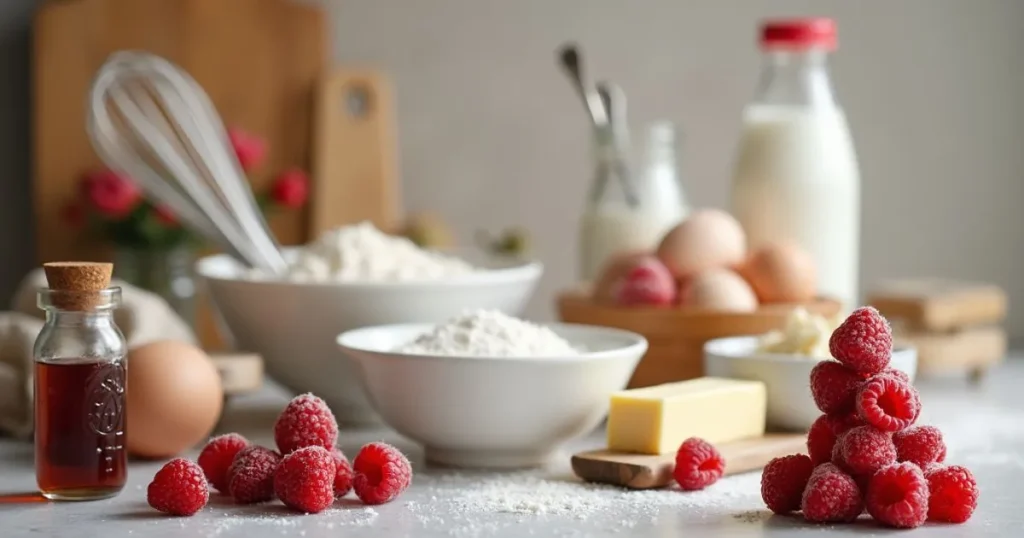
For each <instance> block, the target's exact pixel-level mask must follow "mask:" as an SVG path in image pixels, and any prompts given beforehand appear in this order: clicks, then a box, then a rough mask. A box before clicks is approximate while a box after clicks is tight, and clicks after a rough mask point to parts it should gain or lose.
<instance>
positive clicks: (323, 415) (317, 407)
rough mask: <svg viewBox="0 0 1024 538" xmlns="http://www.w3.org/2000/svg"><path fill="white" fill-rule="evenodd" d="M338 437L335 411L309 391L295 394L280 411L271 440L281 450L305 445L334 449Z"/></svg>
mask: <svg viewBox="0 0 1024 538" xmlns="http://www.w3.org/2000/svg"><path fill="white" fill-rule="evenodd" d="M337 441H338V422H337V421H336V420H334V413H331V409H330V408H329V407H327V404H326V403H324V401H323V400H321V399H320V398H318V397H316V396H314V395H312V394H309V393H307V394H302V395H299V396H296V397H295V398H294V399H292V401H290V402H288V405H287V406H286V407H285V408H284V411H281V415H280V416H278V417H277V422H275V423H274V442H276V443H277V449H278V450H280V451H281V454H288V453H289V452H291V451H293V450H297V449H300V448H303V447H307V446H321V447H324V448H326V449H327V450H333V449H334V443H335V442H337Z"/></svg>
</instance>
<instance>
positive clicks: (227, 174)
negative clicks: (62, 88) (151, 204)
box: [86, 51, 288, 274]
mask: <svg viewBox="0 0 1024 538" xmlns="http://www.w3.org/2000/svg"><path fill="white" fill-rule="evenodd" d="M88 104H89V107H88V109H89V111H88V117H87V121H86V128H87V130H88V133H89V137H90V139H91V140H92V144H93V147H94V148H95V149H96V152H97V153H98V154H99V156H100V157H101V158H102V159H103V161H104V162H105V163H106V164H107V166H109V167H110V168H112V169H114V170H118V171H121V172H123V173H125V174H127V175H129V176H131V177H132V179H134V180H135V182H136V183H138V185H139V187H140V188H141V189H142V191H143V192H144V193H146V195H147V196H148V197H149V198H150V199H152V200H154V201H156V202H159V203H162V204H164V205H166V206H167V207H168V208H169V209H171V210H172V211H173V212H174V213H175V214H176V215H177V216H178V218H179V219H180V220H181V222H182V223H183V224H184V225H185V226H187V227H189V228H190V229H192V230H193V231H194V232H196V233H198V234H200V235H202V236H204V237H206V238H207V239H208V240H210V241H212V242H214V243H216V244H218V245H219V246H221V247H222V248H223V249H224V250H226V251H227V252H229V253H230V254H232V255H233V256H234V257H236V258H238V259H239V260H240V261H242V262H244V263H245V264H246V265H248V266H250V267H253V268H257V269H260V270H264V271H270V272H272V273H274V274H281V273H282V272H284V271H285V270H286V269H287V266H288V264H287V262H286V261H285V259H284V257H283V256H282V254H281V249H280V247H279V246H278V244H277V242H276V241H275V240H274V237H273V233H272V232H271V231H270V227H269V226H268V225H267V221H266V219H265V218H264V217H263V214H262V213H261V212H260V210H259V207H258V206H257V204H256V199H255V197H254V196H253V193H252V189H251V188H250V187H249V182H248V181H247V180H246V178H245V175H244V173H243V171H242V167H241V165H240V164H239V162H238V159H237V157H236V156H235V154H234V152H233V151H232V150H231V145H230V142H229V140H228V136H227V131H226V129H225V128H224V123H223V122H222V121H221V119H220V117H219V116H218V114H217V111H216V109H215V108H214V107H213V104H212V103H211V101H210V98H209V97H208V96H207V95H206V92H204V91H203V89H202V88H201V87H200V86H199V84H198V83H197V82H196V81H195V80H194V79H193V78H192V77H191V76H190V75H189V74H188V73H186V72H185V71H184V70H182V69H181V68H179V67H178V66H176V65H174V64H172V63H171V62H169V61H167V60H165V59H163V58H161V57H159V56H156V55H153V54H150V53H146V52H136V51H123V52H117V53H114V54H112V55H111V56H110V57H109V58H108V59H107V61H106V62H105V63H104V64H103V66H102V67H101V68H100V70H99V71H98V72H97V74H96V76H95V78H94V79H93V83H92V88H91V90H90V92H89V103H88Z"/></svg>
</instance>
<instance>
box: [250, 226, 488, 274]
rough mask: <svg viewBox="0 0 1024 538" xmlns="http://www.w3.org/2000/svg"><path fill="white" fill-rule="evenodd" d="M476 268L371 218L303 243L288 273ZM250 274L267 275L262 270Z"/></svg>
mask: <svg viewBox="0 0 1024 538" xmlns="http://www.w3.org/2000/svg"><path fill="white" fill-rule="evenodd" d="M476 270H477V269H476V268H475V267H473V266H472V265H470V264H468V263H466V262H465V261H463V260H460V259H458V258H454V257H451V256H445V255H442V254H438V253H436V252H431V251H428V250H424V249H421V248H420V247H418V246H416V244H415V243H413V242H412V241H410V240H409V239H406V238H404V237H399V236H393V235H388V234H386V233H384V232H382V231H380V230H378V229H377V228H376V227H375V226H374V225H373V224H372V223H370V222H361V223H359V224H354V225H351V226H342V227H340V228H335V229H333V230H329V231H327V232H324V233H323V234H322V235H320V237H318V238H317V239H316V240H315V241H313V242H312V243H309V244H307V245H306V246H304V247H302V249H301V250H300V251H299V255H298V257H297V258H296V259H295V260H294V261H293V262H292V264H291V266H290V267H289V269H288V272H287V274H286V275H285V278H286V279H288V280H292V281H296V282H359V281H371V282H387V281H410V280H439V279H443V278H448V277H452V276H459V275H465V274H467V273H471V272H473V271H476ZM252 276H254V277H256V278H265V277H266V275H265V274H263V273H261V272H258V271H256V272H254V273H253V274H252Z"/></svg>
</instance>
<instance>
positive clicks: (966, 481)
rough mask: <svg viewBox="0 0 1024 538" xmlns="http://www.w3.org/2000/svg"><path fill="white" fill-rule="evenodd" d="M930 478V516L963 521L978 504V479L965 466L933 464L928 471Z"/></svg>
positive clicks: (935, 519) (955, 521)
mask: <svg viewBox="0 0 1024 538" xmlns="http://www.w3.org/2000/svg"><path fill="white" fill-rule="evenodd" d="M925 478H926V479H927V480H928V490H929V492H930V493H929V496H928V519H930V520H932V521H942V522H946V523H963V522H965V521H967V520H968V519H971V514H973V513H974V509H975V508H977V507H978V483H977V482H975V480H974V475H973V474H971V471H969V470H968V469H967V468H966V467H961V466H959V465H950V466H949V467H941V466H938V467H933V468H931V469H929V470H928V472H926V473H925Z"/></svg>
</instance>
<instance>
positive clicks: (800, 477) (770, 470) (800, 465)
mask: <svg viewBox="0 0 1024 538" xmlns="http://www.w3.org/2000/svg"><path fill="white" fill-rule="evenodd" d="M813 470H814V464H813V463H811V458H809V457H807V456H805V455H803V454H793V455H791V456H783V457H781V458H775V459H773V460H772V461H770V462H768V465H765V466H764V471H763V472H762V473H761V498H762V499H763V500H764V504H765V505H766V506H767V507H768V509H769V510H771V511H772V512H775V513H776V514H785V513H787V512H792V511H795V510H799V509H800V500H801V498H802V497H803V493H804V488H806V487H807V480H808V479H809V478H810V477H811V471H813Z"/></svg>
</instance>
